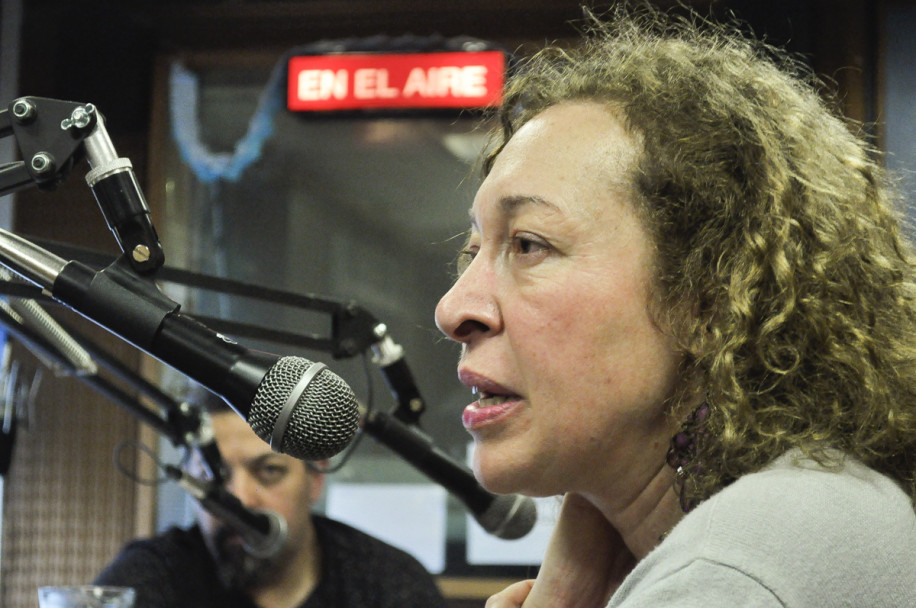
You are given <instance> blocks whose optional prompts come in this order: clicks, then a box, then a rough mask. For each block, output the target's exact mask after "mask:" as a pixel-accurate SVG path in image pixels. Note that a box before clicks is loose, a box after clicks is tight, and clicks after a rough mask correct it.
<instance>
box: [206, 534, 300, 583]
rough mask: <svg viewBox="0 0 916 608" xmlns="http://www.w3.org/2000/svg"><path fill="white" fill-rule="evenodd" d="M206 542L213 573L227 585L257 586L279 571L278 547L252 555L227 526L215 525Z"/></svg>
mask: <svg viewBox="0 0 916 608" xmlns="http://www.w3.org/2000/svg"><path fill="white" fill-rule="evenodd" d="M206 544H207V548H208V549H209V550H210V554H211V555H213V559H214V561H215V562H216V574H217V576H218V577H219V580H220V581H221V582H222V583H223V585H224V586H225V587H226V588H227V589H237V590H243V591H247V590H252V589H260V588H262V587H265V586H267V585H269V584H270V583H271V582H273V580H274V579H275V578H276V577H277V576H278V575H279V567H278V566H279V562H281V561H282V559H283V557H282V554H283V553H284V552H283V551H282V550H281V551H279V552H278V553H277V554H275V555H272V556H270V557H254V556H252V555H250V554H249V553H248V552H247V551H246V550H245V548H244V547H243V546H242V543H241V542H239V538H238V534H236V532H235V531H233V530H232V528H230V527H228V526H224V525H222V526H219V527H218V528H217V529H216V532H215V534H214V535H213V537H212V538H207V543H206Z"/></svg>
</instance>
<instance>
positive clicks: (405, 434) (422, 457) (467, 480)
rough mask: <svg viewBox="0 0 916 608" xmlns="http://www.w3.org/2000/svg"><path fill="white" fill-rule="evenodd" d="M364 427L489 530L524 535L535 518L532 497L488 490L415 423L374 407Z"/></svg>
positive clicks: (505, 535) (508, 535)
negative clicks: (401, 419) (501, 493)
mask: <svg viewBox="0 0 916 608" xmlns="http://www.w3.org/2000/svg"><path fill="white" fill-rule="evenodd" d="M363 429H364V430H365V431H366V432H367V433H369V434H370V435H372V436H373V437H375V438H376V439H377V440H379V441H381V442H382V443H383V444H385V445H386V446H388V447H389V448H391V449H392V450H393V451H394V452H396V453H397V454H399V455H400V456H402V457H404V459H405V460H407V462H409V463H410V464H412V465H413V466H414V467H416V468H417V469H418V470H420V471H421V472H422V473H424V474H426V475H427V476H428V477H429V478H430V479H432V480H433V481H435V482H436V483H438V484H440V485H442V486H443V487H444V488H445V489H446V490H448V491H449V492H451V493H452V494H453V495H454V496H455V497H457V498H458V499H459V500H461V502H463V503H464V504H465V506H466V507H467V508H468V510H470V512H471V514H472V515H473V516H474V519H476V520H477V523H479V524H480V525H481V527H483V529H484V530H486V531H487V532H489V533H490V534H493V535H494V536H497V537H499V538H503V539H507V540H513V539H516V538H521V537H523V536H525V535H526V534H528V532H530V531H531V529H532V528H533V527H534V524H535V522H536V521H537V507H536V506H535V504H534V500H532V499H531V498H528V497H527V496H519V495H517V494H503V495H497V494H491V493H490V492H487V491H486V490H484V489H483V487H481V485H480V484H478V483H477V480H476V479H474V474H473V473H472V472H471V471H470V470H469V469H468V468H467V467H465V466H464V465H462V464H460V463H458V462H456V461H455V460H453V459H452V458H450V457H449V456H448V454H446V453H444V452H443V451H442V450H440V449H439V448H437V447H436V446H434V445H433V442H432V439H431V438H430V437H429V436H427V435H426V434H424V433H423V432H421V431H420V430H419V429H417V428H416V427H412V426H407V425H405V424H403V423H401V422H399V421H397V420H396V419H394V418H392V417H391V416H388V415H387V414H385V413H383V412H378V411H373V412H370V413H368V414H367V415H366V416H365V418H364V420H363Z"/></svg>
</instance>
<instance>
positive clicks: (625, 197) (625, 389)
mask: <svg viewBox="0 0 916 608" xmlns="http://www.w3.org/2000/svg"><path fill="white" fill-rule="evenodd" d="M637 154H638V148H637V143H636V141H635V140H634V139H633V138H632V137H631V136H630V135H629V134H628V133H627V132H626V130H625V129H624V127H623V125H622V123H621V121H620V120H619V119H618V118H617V117H616V116H615V115H614V114H613V113H612V112H611V111H610V110H608V109H607V108H605V107H603V106H600V105H598V104H595V103H589V102H576V103H572V102H567V103H564V104H561V105H557V106H554V107H552V108H550V109H548V110H545V111H544V112H542V113H541V114H539V115H538V116H536V117H535V118H534V119H533V120H531V121H530V122H528V123H527V124H525V125H524V126H523V127H522V128H521V129H520V130H519V131H518V132H517V133H516V134H515V135H514V136H513V137H512V139H511V140H510V141H509V142H508V144H507V145H506V147H505V149H504V150H503V151H502V152H501V153H500V155H499V156H498V158H497V159H496V162H495V164H494V165H493V168H492V171H491V172H490V174H489V175H488V177H487V178H486V180H485V181H484V183H483V184H482V186H481V188H480V190H479V191H478V193H477V196H476V198H475V200H474V204H473V207H472V209H471V236H470V240H469V244H468V247H467V251H466V253H465V254H464V255H465V257H466V268H464V270H463V272H462V273H461V275H460V276H459V278H458V280H457V281H456V282H455V284H454V286H453V287H452V288H451V289H450V290H449V292H448V293H447V294H446V295H445V296H444V297H443V298H442V300H441V301H440V302H439V305H438V306H437V308H436V322H437V324H438V325H439V327H440V329H441V330H442V331H443V332H444V333H445V334H446V335H448V336H449V337H450V338H452V339H454V340H456V341H459V342H461V343H462V345H463V349H462V355H461V361H460V364H459V366H458V375H459V378H460V379H461V382H462V383H464V384H465V385H466V386H467V387H468V388H470V389H472V390H473V391H475V392H476V395H475V398H477V400H476V401H475V402H474V403H472V404H470V405H469V406H467V408H466V409H465V411H464V415H463V421H464V424H465V427H466V428H467V429H468V430H469V431H470V433H471V434H472V435H473V436H474V439H475V441H476V444H477V445H476V451H475V460H474V469H475V472H476V475H477V477H478V479H479V480H480V481H481V482H482V483H483V485H485V486H486V487H487V488H489V489H490V490H492V491H495V492H524V493H527V494H533V495H552V494H559V493H562V492H566V491H579V492H584V493H603V494H604V495H605V496H608V497H609V498H610V499H611V500H613V501H615V502H616V501H619V502H620V503H621V505H623V504H626V501H628V500H630V499H632V498H633V496H634V494H633V493H634V492H638V491H639V490H640V489H641V484H642V485H644V484H646V483H648V479H649V478H650V477H652V476H654V475H655V474H656V473H658V471H659V469H661V468H662V467H664V466H665V453H666V451H667V446H668V442H669V439H670V437H671V435H673V434H674V431H675V429H673V428H672V426H671V423H670V421H669V420H668V417H667V416H666V405H667V403H666V400H667V399H668V398H669V397H671V395H672V394H673V392H674V389H675V387H676V386H677V382H678V369H679V363H680V361H681V357H680V355H679V354H678V352H676V350H675V348H674V345H673V340H672V339H671V338H669V337H668V336H667V335H665V334H663V333H662V332H661V331H660V329H659V328H658V327H657V326H656V324H655V323H653V320H652V318H651V315H650V311H649V289H650V285H651V281H652V260H653V247H652V243H651V242H650V241H649V239H648V237H647V234H646V232H645V231H644V229H643V227H642V225H641V222H640V221H639V219H638V218H637V216H636V214H635V213H634V210H633V208H632V204H631V196H630V194H629V189H628V187H627V185H626V184H627V183H628V182H627V180H626V179H625V172H626V171H627V169H628V168H630V167H631V166H632V163H633V162H634V161H635V159H636V157H637Z"/></svg>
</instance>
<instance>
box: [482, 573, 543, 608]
mask: <svg viewBox="0 0 916 608" xmlns="http://www.w3.org/2000/svg"><path fill="white" fill-rule="evenodd" d="M532 585H534V579H529V580H527V581H521V582H518V583H515V584H513V585H509V586H508V587H506V588H505V589H503V590H502V591H500V592H499V593H497V594H496V595H494V596H491V597H490V599H488V600H487V604H486V606H485V607H484V608H521V606H522V604H524V603H525V599H526V598H527V597H528V594H529V593H531V586H532Z"/></svg>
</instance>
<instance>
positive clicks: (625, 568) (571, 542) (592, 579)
mask: <svg viewBox="0 0 916 608" xmlns="http://www.w3.org/2000/svg"><path fill="white" fill-rule="evenodd" d="M635 565H636V558H635V557H633V554H632V553H631V552H630V550H629V548H627V546H626V545H625V544H624V542H623V539H622V538H621V537H620V534H619V533H618V532H617V530H616V529H614V527H613V526H611V524H610V523H609V522H608V521H607V519H605V518H604V515H602V514H601V512H600V511H598V509H596V508H595V507H594V505H592V504H591V503H590V502H589V501H588V500H586V499H585V498H584V497H582V496H581V495H578V494H567V495H566V497H565V498H564V500H563V507H562V509H561V510H560V517H559V519H558V521H557V525H556V527H555V528H554V531H553V534H552V535H551V537H550V543H549V544H548V546H547V553H546V554H545V555H544V561H543V563H542V564H541V568H540V571H539V573H538V577H537V579H536V580H535V581H522V582H519V583H515V584H514V585H511V586H509V587H507V588H506V589H505V590H503V591H502V592H500V593H498V594H496V595H494V596H493V597H491V598H490V599H489V600H488V601H487V608H521V607H522V606H524V608H599V607H601V606H604V605H605V604H607V602H608V600H609V599H610V597H611V595H612V594H613V593H614V591H615V590H616V589H617V587H618V586H620V583H621V582H623V579H624V578H625V577H626V575H627V574H628V573H629V572H630V570H632V569H633V566H635Z"/></svg>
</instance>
